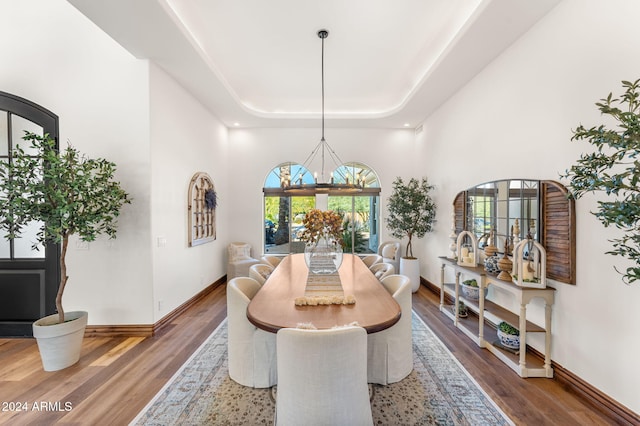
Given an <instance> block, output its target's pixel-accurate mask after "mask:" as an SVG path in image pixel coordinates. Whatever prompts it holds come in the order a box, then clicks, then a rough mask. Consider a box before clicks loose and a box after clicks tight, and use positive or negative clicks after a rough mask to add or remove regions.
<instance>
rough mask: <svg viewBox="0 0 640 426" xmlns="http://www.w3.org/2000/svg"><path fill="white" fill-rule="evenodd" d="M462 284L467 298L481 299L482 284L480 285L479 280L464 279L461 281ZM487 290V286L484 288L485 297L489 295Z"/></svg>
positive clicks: (463, 292)
mask: <svg viewBox="0 0 640 426" xmlns="http://www.w3.org/2000/svg"><path fill="white" fill-rule="evenodd" d="M460 285H461V286H462V294H464V295H465V296H466V297H467V298H469V299H471V300H478V299H480V286H479V285H478V282H477V281H476V280H475V279H474V278H472V279H469V280H464V281H462V283H460ZM487 290H488V288H486V287H485V289H484V295H485V297H486V296H487Z"/></svg>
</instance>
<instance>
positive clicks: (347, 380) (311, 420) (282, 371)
mask: <svg viewBox="0 0 640 426" xmlns="http://www.w3.org/2000/svg"><path fill="white" fill-rule="evenodd" d="M277 341H278V391H277V396H276V422H275V423H276V425H277V426H288V425H295V426H298V425H305V426H315V425H318V426H319V425H332V426H339V425H344V426H352V425H372V424H373V419H372V415H371V404H370V402H369V387H368V385H367V364H366V358H367V333H366V331H365V329H364V328H362V327H356V326H346V327H340V328H334V329H327V330H309V329H298V328H283V329H281V330H280V331H278V337H277Z"/></svg>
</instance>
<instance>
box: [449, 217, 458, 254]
mask: <svg viewBox="0 0 640 426" xmlns="http://www.w3.org/2000/svg"><path fill="white" fill-rule="evenodd" d="M449 239H450V240H451V244H449V251H450V252H451V255H450V256H449V259H457V257H456V256H457V255H458V245H457V242H458V234H456V212H455V211H453V212H451V234H449Z"/></svg>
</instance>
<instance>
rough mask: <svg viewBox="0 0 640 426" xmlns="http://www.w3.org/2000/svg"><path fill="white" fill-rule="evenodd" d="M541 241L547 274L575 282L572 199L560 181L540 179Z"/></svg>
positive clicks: (550, 276)
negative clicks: (545, 254)
mask: <svg viewBox="0 0 640 426" xmlns="http://www.w3.org/2000/svg"><path fill="white" fill-rule="evenodd" d="M540 198H541V206H542V220H543V224H544V225H543V229H542V235H541V237H542V241H541V243H542V245H543V246H544V248H545V249H546V250H547V278H549V279H552V280H556V281H560V282H563V283H567V284H575V275H576V219H575V201H574V199H573V198H570V197H569V196H568V191H567V188H565V187H564V185H562V184H561V183H558V182H554V181H550V180H545V181H542V182H541V193H540Z"/></svg>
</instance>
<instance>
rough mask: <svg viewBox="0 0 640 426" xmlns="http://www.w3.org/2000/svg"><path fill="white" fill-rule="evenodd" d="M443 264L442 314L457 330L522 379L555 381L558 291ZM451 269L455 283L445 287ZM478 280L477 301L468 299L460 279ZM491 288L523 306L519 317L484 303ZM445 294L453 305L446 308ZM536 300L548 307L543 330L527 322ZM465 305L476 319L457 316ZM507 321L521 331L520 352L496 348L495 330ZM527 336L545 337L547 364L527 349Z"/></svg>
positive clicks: (447, 262) (450, 262) (446, 261)
mask: <svg viewBox="0 0 640 426" xmlns="http://www.w3.org/2000/svg"><path fill="white" fill-rule="evenodd" d="M439 259H440V261H441V263H442V268H441V272H440V311H441V312H443V313H444V314H445V315H447V316H448V317H449V318H451V319H452V320H453V322H454V324H455V326H456V327H457V328H459V329H460V330H461V331H462V332H464V334H465V335H467V336H468V337H469V338H470V339H472V340H473V341H474V342H476V344H477V345H478V346H480V347H482V348H486V349H487V350H489V351H490V352H491V353H493V354H494V355H495V356H496V357H498V358H499V359H500V360H501V361H503V362H504V363H505V364H507V365H508V366H509V367H510V368H511V369H512V370H514V371H515V372H516V373H518V374H519V375H520V377H547V378H551V377H553V368H551V356H550V354H551V306H552V305H553V302H554V294H555V289H554V288H551V287H546V288H527V287H520V286H518V285H516V284H514V283H512V282H510V281H503V280H499V279H497V278H495V277H493V276H490V275H487V273H486V272H485V270H484V268H483V267H481V266H476V267H468V266H460V265H458V263H457V262H456V261H455V260H454V259H450V258H447V257H440V258H439ZM446 268H452V269H453V271H454V272H455V282H453V283H445V269H446ZM461 276H463V277H469V278H475V279H476V282H477V283H478V286H479V287H480V291H479V293H480V297H479V299H478V300H472V299H469V298H466V297H464V296H463V295H462V293H461V286H460V283H461V280H460V277H461ZM489 286H492V287H493V288H494V289H495V290H496V291H499V292H501V293H506V294H509V295H511V296H512V297H514V298H515V300H516V301H517V302H518V303H519V305H520V313H519V314H515V313H513V312H511V311H509V310H507V309H505V308H504V307H502V306H500V305H498V304H497V303H494V302H492V301H490V300H487V299H485V297H484V293H485V289H486V288H488V287H489ZM445 293H446V294H448V295H450V296H452V297H453V299H454V305H446V304H445ZM534 298H541V299H543V300H544V303H545V307H544V309H545V320H544V326H540V325H537V324H534V323H532V322H530V321H527V305H528V304H529V302H530V301H531V300H532V299H534ZM459 302H464V304H465V305H466V306H467V309H469V310H471V311H473V312H475V313H476V314H477V318H475V317H474V316H473V315H469V316H468V317H467V318H462V317H460V316H459V315H458V309H457V306H458V303H459ZM502 321H505V322H507V323H509V324H511V325H512V326H514V327H516V328H517V329H518V330H520V349H519V351H510V350H508V349H505V348H503V347H501V345H499V344H497V343H496V342H497V341H498V337H497V332H496V327H497V325H498V324H499V323H500V322H502ZM528 333H544V334H545V348H544V361H543V362H541V361H540V359H539V358H538V357H536V356H534V355H533V354H532V353H531V350H530V349H527V334H528ZM513 352H516V353H513Z"/></svg>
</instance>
